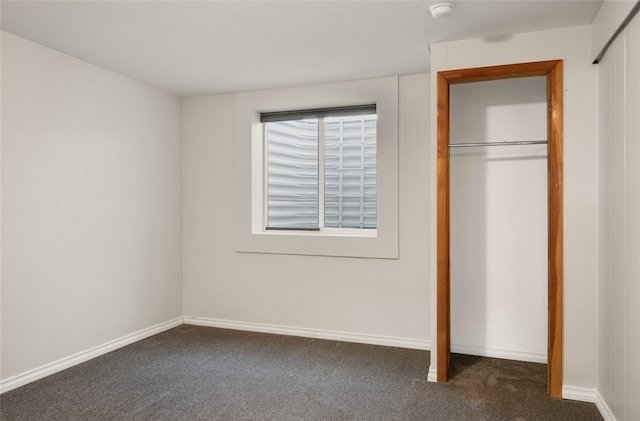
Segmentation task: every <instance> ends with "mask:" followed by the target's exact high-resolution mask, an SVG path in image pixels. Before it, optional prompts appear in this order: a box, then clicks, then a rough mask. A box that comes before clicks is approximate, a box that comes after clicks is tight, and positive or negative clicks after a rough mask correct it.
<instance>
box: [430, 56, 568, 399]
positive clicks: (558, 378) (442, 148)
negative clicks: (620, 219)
mask: <svg viewBox="0 0 640 421" xmlns="http://www.w3.org/2000/svg"><path fill="white" fill-rule="evenodd" d="M529 76H546V78H547V142H548V145H547V176H548V178H547V180H548V181H547V183H548V187H547V194H548V212H549V214H548V217H549V219H548V248H549V250H548V267H547V273H548V330H547V332H548V340H547V363H548V365H547V393H548V394H549V395H550V396H552V397H554V398H561V397H562V60H552V61H540V62H533V63H522V64H510V65H504V66H492V67H479V68H473V69H461V70H449V71H443V72H438V75H437V87H438V93H437V94H438V97H437V101H438V108H437V113H438V120H437V121H438V123H437V124H438V127H437V131H438V135H437V140H438V144H437V153H438V158H437V172H438V176H437V177H438V182H437V224H438V227H437V238H438V240H437V274H438V275H437V344H436V352H437V367H436V377H437V381H438V382H446V381H447V374H448V373H447V372H448V365H449V357H450V350H451V332H450V328H451V325H450V324H451V314H450V305H451V304H450V282H449V281H450V273H449V85H452V84H458V83H470V82H481V81H488V80H497V79H510V78H520V77H529Z"/></svg>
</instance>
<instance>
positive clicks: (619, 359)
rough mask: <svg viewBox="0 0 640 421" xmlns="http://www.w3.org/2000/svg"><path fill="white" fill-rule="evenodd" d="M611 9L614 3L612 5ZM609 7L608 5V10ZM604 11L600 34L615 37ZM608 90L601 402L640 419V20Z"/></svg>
mask: <svg viewBox="0 0 640 421" xmlns="http://www.w3.org/2000/svg"><path fill="white" fill-rule="evenodd" d="M605 4H607V3H605ZM607 6H608V5H607ZM603 9H604V10H601V12H600V14H599V15H598V17H597V21H596V22H594V26H593V28H594V37H595V38H603V37H607V38H608V37H609V36H611V34H612V33H613V31H614V30H615V29H616V26H615V25H611V26H609V25H606V24H604V23H605V22H606V19H604V18H603V13H604V14H608V13H610V10H609V8H604V6H603ZM597 66H598V70H599V79H600V81H599V89H600V116H599V122H600V127H599V134H600V162H599V165H600V168H599V174H600V180H599V181H600V184H599V202H600V214H599V217H600V218H599V224H600V226H599V228H600V238H599V259H600V271H599V276H600V282H599V288H598V295H599V300H598V309H599V317H598V331H599V335H598V392H599V396H598V398H599V399H598V401H596V403H597V404H598V406H599V407H600V408H601V412H604V413H605V414H608V416H610V417H611V418H610V419H617V420H620V421H622V420H626V421H631V420H638V419H640V400H639V399H638V397H640V307H639V303H640V119H639V118H638V117H639V116H640V78H639V76H638V75H640V17H639V16H636V17H635V19H634V20H633V21H632V22H631V23H630V24H629V26H628V27H627V28H626V30H625V31H624V32H623V33H622V34H621V35H620V37H618V38H617V39H616V41H615V42H614V43H613V44H612V46H611V48H610V49H609V51H608V52H607V54H606V55H605V56H604V58H603V59H602V60H601V61H600V63H599V64H598V65H597Z"/></svg>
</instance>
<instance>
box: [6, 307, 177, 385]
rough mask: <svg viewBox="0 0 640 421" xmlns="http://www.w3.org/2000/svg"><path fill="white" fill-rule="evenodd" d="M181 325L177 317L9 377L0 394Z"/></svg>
mask: <svg viewBox="0 0 640 421" xmlns="http://www.w3.org/2000/svg"><path fill="white" fill-rule="evenodd" d="M182 323H183V318H182V317H177V318H175V319H173V320H169V321H167V322H164V323H160V324H157V325H155V326H152V327H149V328H146V329H143V330H140V331H138V332H134V333H131V334H129V335H126V336H123V337H121V338H119V339H115V340H113V341H109V342H107V343H105V344H102V345H99V346H97V347H95V348H91V349H88V350H86V351H82V352H79V353H77V354H74V355H70V356H68V357H65V358H62V359H59V360H58V361H54V362H52V363H49V364H45V365H43V366H41V367H38V368H34V369H33V370H29V371H27V372H24V373H22V374H18V375H17V376H13V377H9V378H8V379H4V380H2V381H0V394H2V393H4V392H8V391H9V390H12V389H15V388H17V387H20V386H24V385H25V384H27V383H31V382H33V381H36V380H39V379H41V378H43V377H46V376H50V375H51V374H54V373H57V372H59V371H62V370H64V369H67V368H69V367H73V366H74V365H78V364H80V363H83V362H85V361H88V360H91V359H93V358H96V357H99V356H100V355H104V354H106V353H108V352H111V351H114V350H116V349H118V348H122V347H123V346H127V345H130V344H132V343H134V342H137V341H139V340H141V339H145V338H148V337H149V336H153V335H156V334H158V333H160V332H164V331H165V330H169V329H172V328H174V327H176V326H180V325H181V324H182Z"/></svg>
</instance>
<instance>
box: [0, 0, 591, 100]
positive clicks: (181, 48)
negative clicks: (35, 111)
mask: <svg viewBox="0 0 640 421" xmlns="http://www.w3.org/2000/svg"><path fill="white" fill-rule="evenodd" d="M434 3H436V1H403V0H391V1H363V0H351V1H331V0H322V1H304V0H297V1H269V0H262V1H242V0H236V1H153V0H146V1H92V0H85V1H67V0H64V1H55V0H48V1H24V0H21V1H6V0H2V2H1V3H0V8H1V9H0V13H1V28H2V30H4V31H7V32H10V33H13V34H15V35H18V36H21V37H23V38H26V39H29V40H31V41H34V42H36V43H39V44H42V45H45V46H47V47H50V48H53V49H55V50H58V51H61V52H63V53H66V54H69V55H71V56H73V57H77V58H79V59H81V60H84V61H87V62H89V63H93V64H95V65H98V66H100V67H103V68H105V69H109V70H112V71H114V72H117V73H120V74H123V75H125V76H128V77H130V78H133V79H136V80H139V81H142V82H145V83H148V84H150V85H153V86H157V87H159V88H162V89H165V90H167V91H170V92H173V93H175V94H178V95H180V96H198V95H207V94H215V93H224V92H237V91H245V90H254V89H262V88H271V87H281V86H293V85H303V84H310V83H324V82H333V81H339V80H353V79H363V78H370V77H378V76H388V75H396V74H411V73H420V72H428V71H429V68H430V57H429V45H430V44H432V43H437V42H441V41H451V40H460V39H469V38H481V37H494V36H501V35H508V34H512V33H517V32H530V31H537V30H544V29H552V28H559V27H565V26H576V25H586V24H589V23H590V22H591V21H592V19H593V17H594V16H595V14H596V13H597V11H598V9H599V7H600V5H601V3H602V0H587V1H582V0H571V1H544V0H533V1H526V0H521V1H480V0H476V1H452V3H453V4H454V13H453V15H451V16H448V17H442V18H439V19H437V20H436V19H433V18H432V17H431V15H430V13H429V10H428V9H429V6H430V5H432V4H434Z"/></svg>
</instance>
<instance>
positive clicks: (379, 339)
mask: <svg viewBox="0 0 640 421" xmlns="http://www.w3.org/2000/svg"><path fill="white" fill-rule="evenodd" d="M184 323H185V324H188V325H196V326H208V327H218V328H222V329H232V330H245V331H250V332H261V333H273V334H276V335H287V336H300V337H303V338H316V339H329V340H332V341H342V342H355V343H362V344H370V345H382V346H393V347H398V348H409V349H420V350H429V349H431V343H430V342H429V341H428V340H420V339H406V338H397V337H393V336H382V335H367V334H360V333H350V332H342V331H335V330H322V329H309V328H304V327H292V326H281V325H272V324H266V323H251V322H237V321H233V320H223V319H210V318H205V317H192V316H185V317H184Z"/></svg>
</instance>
